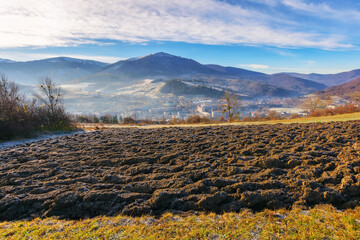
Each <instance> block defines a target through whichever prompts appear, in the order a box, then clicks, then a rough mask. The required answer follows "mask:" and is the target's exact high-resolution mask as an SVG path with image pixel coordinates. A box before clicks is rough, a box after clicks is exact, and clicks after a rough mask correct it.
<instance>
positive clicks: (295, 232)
mask: <svg viewBox="0 0 360 240" xmlns="http://www.w3.org/2000/svg"><path fill="white" fill-rule="evenodd" d="M359 238H360V207H359V208H356V209H352V210H345V211H338V210H336V209H335V208H333V207H332V206H329V205H319V206H317V207H315V208H313V209H310V210H308V211H304V210H301V209H294V210H290V211H289V210H278V211H272V210H265V211H263V212H258V213H252V212H251V211H249V210H243V211H242V212H240V213H225V214H223V215H216V214H213V213H211V214H200V215H185V216H179V215H173V214H170V213H168V214H164V215H163V216H161V217H160V218H158V219H156V218H153V217H150V216H145V217H126V216H117V217H98V218H93V219H86V220H80V221H67V220H57V219H53V218H48V219H35V220H32V221H15V222H2V223H0V239H359Z"/></svg>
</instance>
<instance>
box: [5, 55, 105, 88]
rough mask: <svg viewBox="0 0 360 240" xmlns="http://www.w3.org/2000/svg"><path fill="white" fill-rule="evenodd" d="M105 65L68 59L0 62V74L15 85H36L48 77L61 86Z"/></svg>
mask: <svg viewBox="0 0 360 240" xmlns="http://www.w3.org/2000/svg"><path fill="white" fill-rule="evenodd" d="M107 65H108V64H107V63H102V62H97V61H92V60H82V59H76V58H68V57H57V58H49V59H43V60H36V61H29V62H9V61H0V73H1V74H5V75H6V76H7V77H8V78H9V80H11V81H15V82H17V83H23V84H36V83H37V82H38V80H39V79H40V78H43V77H45V76H48V77H50V78H52V79H53V80H54V81H56V82H57V83H59V84H61V83H65V82H68V81H70V80H72V79H75V78H79V77H83V76H86V75H90V74H93V73H95V72H97V71H99V70H100V69H102V68H103V67H105V66H107Z"/></svg>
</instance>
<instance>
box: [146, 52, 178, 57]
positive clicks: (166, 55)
mask: <svg viewBox="0 0 360 240" xmlns="http://www.w3.org/2000/svg"><path fill="white" fill-rule="evenodd" d="M149 56H155V57H176V56H174V55H171V54H168V53H166V52H157V53H154V54H151V55H149Z"/></svg>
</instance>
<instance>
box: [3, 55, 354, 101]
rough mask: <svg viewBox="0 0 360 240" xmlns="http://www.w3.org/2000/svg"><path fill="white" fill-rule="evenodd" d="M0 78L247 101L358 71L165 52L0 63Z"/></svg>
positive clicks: (320, 85) (309, 88) (319, 85)
mask: <svg viewBox="0 0 360 240" xmlns="http://www.w3.org/2000/svg"><path fill="white" fill-rule="evenodd" d="M0 73H2V74H5V75H6V76H7V77H8V78H9V80H12V81H15V82H17V83H20V84H30V85H31V84H36V83H37V82H38V80H39V79H40V78H42V77H45V76H48V77H50V78H52V79H53V80H54V81H55V82H56V83H58V84H60V85H63V84H67V85H71V84H74V85H79V84H80V85H81V84H82V86H86V87H84V90H87V91H98V90H99V89H100V90H101V91H102V92H105V93H106V92H108V93H115V94H116V93H119V91H120V92H121V91H122V90H123V89H128V88H134V86H138V88H142V87H143V86H144V84H143V83H144V81H147V83H148V81H150V80H151V81H156V82H157V83H161V82H162V81H163V82H162V84H164V82H166V81H167V80H171V79H178V80H181V81H182V82H183V83H185V84H190V85H199V86H206V87H209V88H214V89H220V90H229V91H233V92H236V93H238V94H241V95H243V96H247V97H249V98H253V97H292V96H299V95H304V94H308V93H312V92H314V91H319V90H323V89H325V88H327V87H328V86H333V85H336V84H339V83H344V82H348V81H351V80H353V79H355V78H356V77H360V70H353V71H350V72H343V73H338V74H299V73H278V74H271V75H269V74H265V73H261V72H256V71H250V70H246V69H242V68H236V67H224V66H220V65H215V64H201V63H199V62H197V61H195V60H192V59H187V58H183V57H179V56H174V55H171V54H168V53H164V52H159V53H155V54H150V55H147V56H143V57H136V58H130V59H127V60H121V61H118V62H116V63H113V64H108V63H103V62H97V61H92V60H80V59H75V58H68V57H58V58H49V59H43V60H36V61H28V62H15V61H12V60H8V59H0ZM156 86H158V85H156ZM159 86H160V85H159ZM138 90H139V91H140V90H141V89H138ZM139 91H138V92H139Z"/></svg>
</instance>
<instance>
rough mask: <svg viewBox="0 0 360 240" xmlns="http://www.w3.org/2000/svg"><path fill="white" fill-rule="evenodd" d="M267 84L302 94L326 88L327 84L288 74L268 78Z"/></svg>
mask: <svg viewBox="0 0 360 240" xmlns="http://www.w3.org/2000/svg"><path fill="white" fill-rule="evenodd" d="M266 82H267V83H269V84H273V85H276V86H279V87H282V88H284V89H287V90H291V91H294V92H298V93H301V94H308V93H312V92H315V91H318V90H322V89H325V88H326V85H325V84H321V83H318V82H314V81H311V80H306V79H302V78H298V77H294V76H290V75H287V74H273V75H270V76H268V77H267V78H266Z"/></svg>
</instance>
